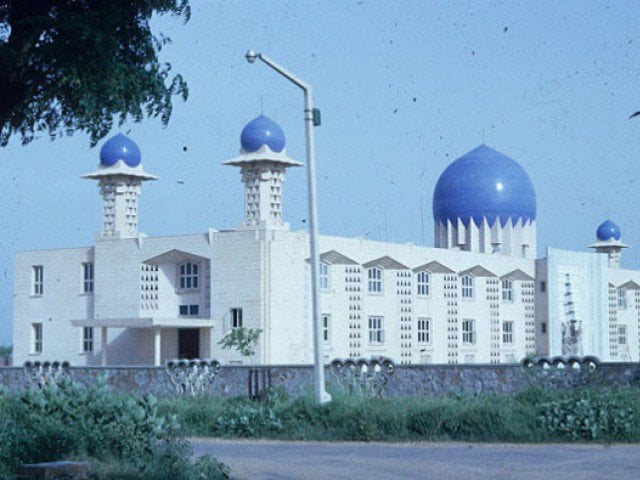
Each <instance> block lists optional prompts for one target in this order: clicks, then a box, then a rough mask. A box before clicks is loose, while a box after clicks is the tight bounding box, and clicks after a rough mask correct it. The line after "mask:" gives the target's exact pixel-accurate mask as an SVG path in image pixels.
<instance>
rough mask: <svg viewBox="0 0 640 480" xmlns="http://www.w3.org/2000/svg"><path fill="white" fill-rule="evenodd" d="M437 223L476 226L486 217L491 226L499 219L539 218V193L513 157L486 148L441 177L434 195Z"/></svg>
mask: <svg viewBox="0 0 640 480" xmlns="http://www.w3.org/2000/svg"><path fill="white" fill-rule="evenodd" d="M433 216H434V219H435V220H436V221H440V222H443V223H444V222H446V221H447V220H451V221H452V222H455V221H457V219H458V218H460V219H461V220H462V221H463V222H464V224H465V225H467V226H468V225H469V220H470V219H473V221H474V223H475V224H476V225H478V226H479V225H480V224H481V223H482V219H483V218H484V217H486V219H487V222H488V223H489V225H493V224H494V222H495V220H496V219H497V218H498V219H500V224H501V225H503V226H504V224H505V223H506V222H507V220H508V219H511V220H512V222H513V223H516V222H517V221H518V219H520V218H522V220H523V222H527V221H531V220H535V218H536V193H535V190H534V188H533V184H532V183H531V179H530V178H529V176H528V175H527V173H526V172H525V171H524V169H523V168H522V167H521V166H520V165H518V163H517V162H516V161H514V160H512V159H511V158H509V157H507V156H505V155H503V154H501V153H499V152H496V151H495V150H493V149H492V148H490V147H488V146H486V145H480V146H479V147H477V148H475V149H474V150H471V151H470V152H469V153H467V154H465V155H463V156H462V157H460V158H458V159H457V160H455V161H454V162H453V163H452V164H451V165H449V166H448V167H447V168H446V169H445V171H444V172H443V173H442V175H440V178H439V179H438V183H437V184H436V188H435V190H434V192H433Z"/></svg>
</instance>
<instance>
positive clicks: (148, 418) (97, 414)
mask: <svg viewBox="0 0 640 480" xmlns="http://www.w3.org/2000/svg"><path fill="white" fill-rule="evenodd" d="M176 431H177V429H176V422H175V416H174V415H171V414H169V415H166V416H161V415H160V414H159V413H158V408H157V404H156V400H155V398H154V397H152V396H138V395H131V394H119V393H113V392H111V391H109V390H108V388H107V387H106V385H105V383H104V382H101V383H100V384H99V385H98V386H97V387H87V388H85V387H82V386H79V385H76V384H73V383H71V382H65V383H63V384H61V385H60V386H58V387H55V386H54V387H47V388H44V389H32V390H28V391H26V392H24V393H22V394H11V393H7V392H0V445H2V448H1V449H0V478H11V472H14V471H15V469H16V467H17V466H18V465H20V464H22V463H34V462H42V461H51V460H63V459H78V458H80V459H85V460H89V461H90V462H91V464H92V473H91V477H92V478H94V479H114V480H125V479H130V480H134V479H136V480H142V479H157V480H160V479H167V480H168V479H172V480H173V479H176V480H180V479H185V480H186V479H202V480H205V479H206V480H218V479H227V478H231V477H230V476H229V472H228V470H227V469H226V467H224V466H223V465H222V464H220V463H218V462H217V461H216V460H214V459H213V458H211V457H201V458H198V459H196V460H192V459H191V456H190V454H191V452H190V450H189V449H188V448H187V445H186V444H185V443H181V442H179V441H177V440H176Z"/></svg>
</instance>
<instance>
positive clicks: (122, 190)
mask: <svg viewBox="0 0 640 480" xmlns="http://www.w3.org/2000/svg"><path fill="white" fill-rule="evenodd" d="M141 161H142V155H141V154H140V149H139V148H138V145H136V144H135V142H134V141H133V140H131V139H130V138H129V137H127V136H125V135H122V134H118V135H115V136H113V137H111V138H110V139H109V140H108V141H107V142H106V143H105V144H104V145H103V146H102V148H101V149H100V165H99V169H98V170H96V171H95V172H91V173H88V174H86V175H83V177H82V178H90V179H93V180H98V187H99V188H100V194H101V195H102V231H101V232H100V235H99V236H100V237H101V238H136V237H138V197H139V196H140V185H141V184H142V182H143V181H146V180H156V179H157V177H154V176H153V175H149V174H147V173H145V172H144V171H143V170H142V164H141Z"/></svg>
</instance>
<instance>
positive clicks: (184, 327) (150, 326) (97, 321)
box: [71, 317, 215, 367]
mask: <svg viewBox="0 0 640 480" xmlns="http://www.w3.org/2000/svg"><path fill="white" fill-rule="evenodd" d="M71 325H73V326H74V327H80V328H93V329H94V331H96V332H97V330H98V329H99V330H100V344H101V350H100V365H102V366H107V365H109V358H110V357H109V355H110V352H109V329H116V328H117V329H144V330H148V331H151V332H152V334H153V365H155V366H157V367H159V366H161V365H162V339H163V331H164V332H169V331H176V330H177V331H178V333H179V336H178V338H179V339H180V340H178V341H179V342H182V341H185V342H189V341H193V339H194V338H197V342H198V348H197V349H196V351H197V352H199V351H200V349H199V345H200V344H201V343H202V342H201V341H200V334H199V333H198V334H197V335H195V336H193V335H180V333H181V332H184V333H188V332H194V331H197V332H202V331H204V332H203V333H204V342H205V347H206V348H205V350H208V352H209V356H211V354H212V352H213V350H214V348H215V347H214V342H213V338H214V336H213V335H212V332H213V328H214V326H215V321H214V320H213V319H210V318H160V317H145V318H140V317H138V318H109V319H105V318H92V319H83V320H72V321H71ZM183 337H184V338H183ZM138 347H142V346H140V345H138ZM178 351H179V348H178ZM198 355H199V354H198ZM198 355H196V356H198Z"/></svg>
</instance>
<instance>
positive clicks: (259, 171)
mask: <svg viewBox="0 0 640 480" xmlns="http://www.w3.org/2000/svg"><path fill="white" fill-rule="evenodd" d="M240 147H241V148H240V155H238V156H237V157H235V158H233V159H231V160H227V161H225V162H223V165H233V166H236V167H240V173H241V175H242V183H244V192H245V195H244V198H245V207H244V223H242V225H241V226H240V228H244V229H248V228H253V229H255V228H259V229H288V228H289V225H288V224H287V223H284V222H283V221H282V185H283V183H284V178H285V173H286V170H287V167H299V166H301V165H302V163H300V162H297V161H295V160H293V159H291V158H289V157H288V156H287V151H286V149H285V136H284V132H283V131H282V128H280V126H279V125H278V124H277V123H276V122H274V121H273V120H271V119H270V118H268V117H265V116H264V115H260V116H259V117H257V118H255V119H253V120H252V121H251V122H249V123H248V124H247V125H246V126H245V127H244V129H243V130H242V134H241V135H240Z"/></svg>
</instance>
